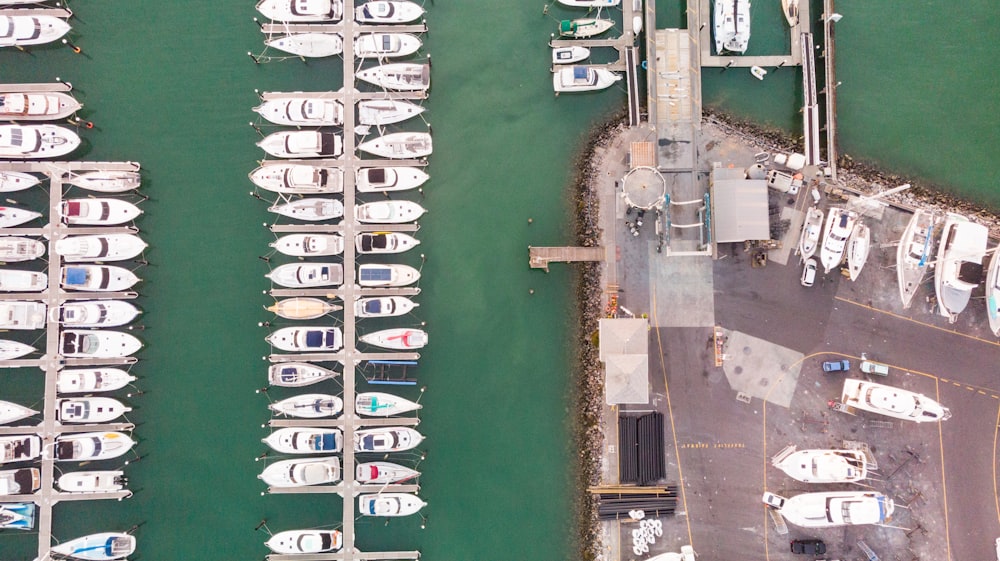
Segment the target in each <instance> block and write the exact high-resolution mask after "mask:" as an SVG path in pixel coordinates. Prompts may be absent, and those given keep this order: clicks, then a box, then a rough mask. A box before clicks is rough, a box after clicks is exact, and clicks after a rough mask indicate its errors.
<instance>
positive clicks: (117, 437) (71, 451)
mask: <svg viewBox="0 0 1000 561" xmlns="http://www.w3.org/2000/svg"><path fill="white" fill-rule="evenodd" d="M133 445H135V442H134V441H133V440H132V439H131V438H129V436H128V435H127V434H125V433H123V432H115V431H108V432H76V433H64V434H60V435H59V436H57V437H56V443H55V460H56V461H57V462H86V461H92V460H109V459H111V458H117V457H119V456H122V455H124V454H125V453H126V452H128V451H129V450H131V449H132V446H133Z"/></svg>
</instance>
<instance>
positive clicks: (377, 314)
mask: <svg viewBox="0 0 1000 561" xmlns="http://www.w3.org/2000/svg"><path fill="white" fill-rule="evenodd" d="M417 306H419V304H417V303H415V302H413V301H412V300H410V299H409V298H407V297H405V296H375V297H371V298H358V299H357V300H356V301H355V302H354V316H355V317H357V318H387V317H395V316H402V315H405V314H408V313H410V311H411V310H413V308H415V307H417Z"/></svg>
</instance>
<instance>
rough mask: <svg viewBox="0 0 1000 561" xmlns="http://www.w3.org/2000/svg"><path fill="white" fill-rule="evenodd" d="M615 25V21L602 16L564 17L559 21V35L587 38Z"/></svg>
mask: <svg viewBox="0 0 1000 561" xmlns="http://www.w3.org/2000/svg"><path fill="white" fill-rule="evenodd" d="M614 26H615V22H614V21H612V20H609V19H600V18H577V19H571V20H569V19H564V20H562V21H560V22H559V36H560V37H570V38H572V39H585V38H587V37H594V36H595V35H600V34H601V33H604V32H605V31H607V30H609V29H611V28H612V27H614Z"/></svg>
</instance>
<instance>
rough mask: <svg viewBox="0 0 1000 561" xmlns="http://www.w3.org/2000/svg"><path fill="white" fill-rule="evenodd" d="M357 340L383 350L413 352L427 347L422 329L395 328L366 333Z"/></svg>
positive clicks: (425, 333) (425, 336) (425, 335)
mask: <svg viewBox="0 0 1000 561" xmlns="http://www.w3.org/2000/svg"><path fill="white" fill-rule="evenodd" d="M358 340H359V341H361V342H362V343H368V344H369V345H374V346H376V347H381V348H383V349H395V350H413V349H421V348H423V347H425V346H426V345H427V332H426V331H424V330H422V329H410V328H406V327H396V328H392V329H382V330H380V331H376V332H374V333H366V334H365V335H362V336H361V337H359V338H358Z"/></svg>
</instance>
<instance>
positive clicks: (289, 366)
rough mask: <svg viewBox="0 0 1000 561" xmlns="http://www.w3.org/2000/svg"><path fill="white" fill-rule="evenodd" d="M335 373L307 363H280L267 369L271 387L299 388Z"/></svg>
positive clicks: (328, 377) (335, 373)
mask: <svg viewBox="0 0 1000 561" xmlns="http://www.w3.org/2000/svg"><path fill="white" fill-rule="evenodd" d="M337 374H338V373H337V372H336V371H334V370H330V369H328V368H323V367H322V366H317V365H315V364H312V363H309V362H282V363H280V364H272V365H271V366H270V367H269V368H268V369H267V379H268V382H269V383H270V384H271V385H272V386H281V387H285V388H301V387H303V386H308V385H311V384H315V383H317V382H321V381H323V380H328V379H330V378H334V377H336V376H337Z"/></svg>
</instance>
